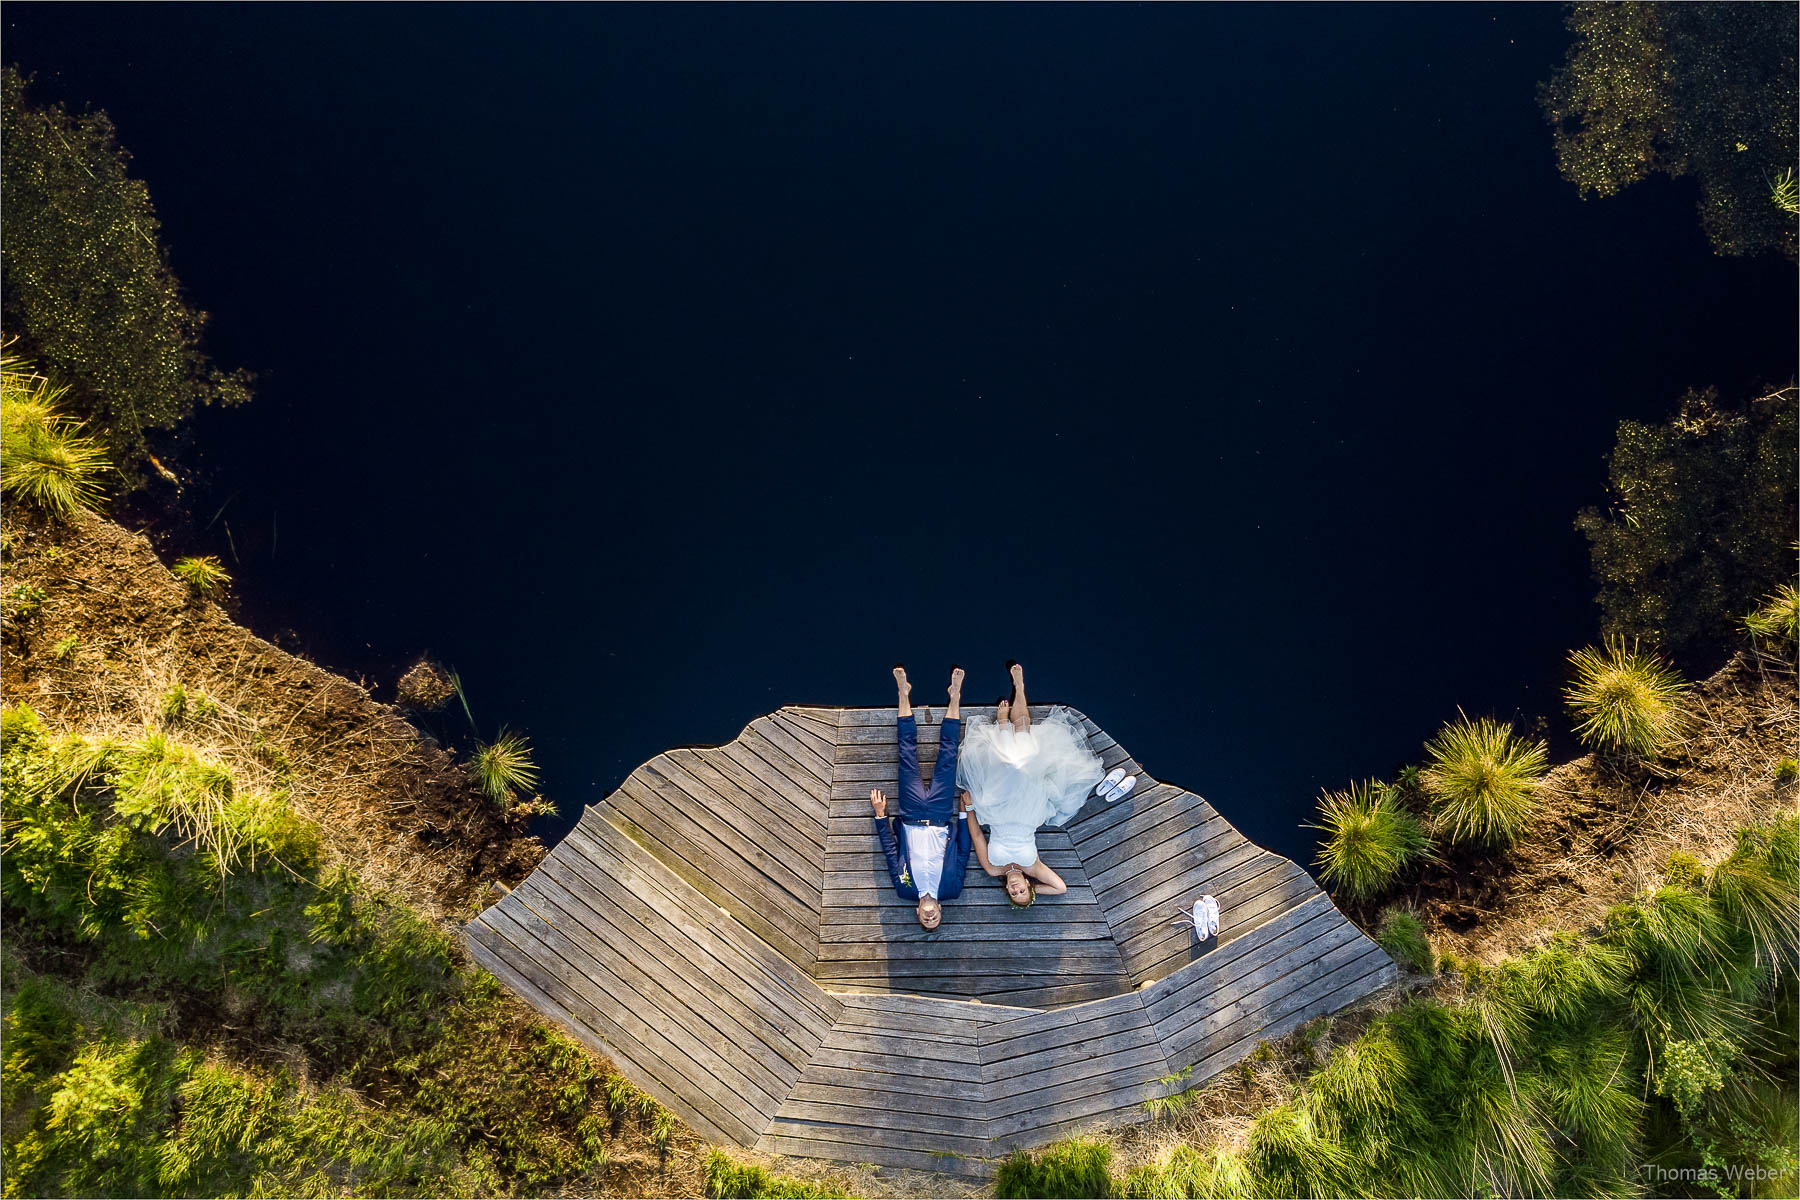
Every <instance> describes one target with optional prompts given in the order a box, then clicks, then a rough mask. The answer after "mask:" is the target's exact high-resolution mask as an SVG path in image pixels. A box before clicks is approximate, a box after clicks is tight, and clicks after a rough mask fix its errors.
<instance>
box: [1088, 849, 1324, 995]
mask: <svg viewBox="0 0 1800 1200" xmlns="http://www.w3.org/2000/svg"><path fill="white" fill-rule="evenodd" d="M1281 861H1282V862H1284V863H1285V862H1286V860H1285V859H1283V860H1281ZM1290 866H1291V864H1290ZM1291 870H1292V873H1291V874H1287V875H1286V876H1285V877H1283V876H1282V871H1281V868H1279V867H1278V868H1275V869H1272V870H1270V871H1268V872H1265V873H1264V874H1262V875H1259V876H1256V877H1254V878H1252V879H1250V880H1248V881H1246V882H1245V883H1244V884H1242V885H1240V886H1239V887H1236V888H1232V889H1228V890H1226V891H1224V892H1221V893H1220V894H1219V895H1218V896H1217V897H1216V898H1217V899H1218V901H1219V914H1220V924H1219V934H1218V940H1219V942H1220V943H1222V944H1229V943H1231V942H1233V941H1235V940H1237V939H1238V938H1240V937H1242V936H1244V934H1246V933H1248V932H1249V931H1250V930H1252V929H1255V928H1257V927H1259V926H1261V925H1264V924H1266V923H1267V922H1269V921H1271V920H1273V919H1274V918H1275V917H1277V916H1279V915H1280V914H1281V913H1283V912H1285V911H1287V910H1288V909H1290V908H1293V907H1294V906H1295V905H1297V904H1301V903H1304V902H1305V901H1306V900H1308V899H1310V898H1311V897H1313V896H1316V895H1319V894H1320V892H1319V887H1318V885H1317V884H1315V883H1314V882H1313V881H1312V877H1311V876H1310V875H1308V874H1307V873H1306V872H1304V871H1302V870H1300V869H1299V868H1297V867H1292V868H1291ZM1259 889H1260V890H1259ZM1227 913H1229V914H1230V915H1229V916H1227V915H1226V914H1227ZM1198 949H1199V947H1197V946H1196V944H1195V942H1194V938H1193V934H1192V933H1191V932H1190V931H1186V930H1182V929H1179V928H1173V927H1163V928H1162V929H1152V930H1150V931H1149V932H1147V933H1146V934H1144V935H1143V936H1141V937H1137V938H1132V939H1129V940H1127V941H1126V943H1125V945H1124V947H1123V950H1124V953H1125V961H1126V963H1127V964H1128V965H1129V966H1130V967H1131V969H1132V971H1133V972H1134V973H1135V974H1136V975H1137V976H1138V978H1140V979H1152V978H1156V977H1158V976H1160V975H1163V974H1167V973H1168V972H1169V971H1171V970H1174V969H1176V968H1178V967H1180V966H1181V965H1182V964H1183V963H1184V962H1187V961H1189V960H1190V959H1192V958H1193V956H1194V954H1195V953H1196V951H1197V950H1198Z"/></svg>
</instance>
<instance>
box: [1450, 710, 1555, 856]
mask: <svg viewBox="0 0 1800 1200" xmlns="http://www.w3.org/2000/svg"><path fill="white" fill-rule="evenodd" d="M1425 754H1426V760H1427V764H1426V766H1425V768H1424V770H1422V771H1420V772H1419V783H1420V786H1421V787H1423V788H1424V789H1425V794H1426V795H1427V796H1428V797H1429V798H1430V801H1431V806H1432V816H1433V819H1434V821H1435V822H1436V824H1437V826H1438V827H1439V828H1440V829H1441V830H1443V832H1444V834H1445V835H1446V836H1447V837H1448V838H1449V839H1450V840H1451V841H1455V842H1479V843H1485V844H1488V845H1505V844H1507V843H1510V842H1511V841H1513V839H1515V838H1516V837H1518V835H1519V833H1520V832H1521V831H1522V830H1523V829H1524V828H1525V825H1526V823H1527V822H1528V821H1529V820H1530V819H1531V814H1532V812H1533V808H1534V806H1533V802H1532V794H1533V792H1535V791H1536V790H1537V785H1538V783H1539V781H1540V780H1542V779H1543V777H1544V772H1545V770H1546V769H1547V767H1548V752H1547V750H1546V748H1545V746H1544V744H1543V743H1542V742H1528V741H1525V740H1523V739H1521V738H1518V737H1515V736H1514V734H1513V731H1512V728H1511V726H1508V725H1502V724H1500V723H1499V722H1496V721H1490V720H1488V719H1487V718H1485V717H1484V718H1481V719H1479V720H1475V721H1471V720H1469V719H1468V718H1467V717H1464V718H1462V719H1460V720H1458V721H1457V722H1456V723H1454V724H1452V725H1447V726H1445V727H1444V729H1443V730H1442V731H1441V732H1440V733H1439V734H1438V735H1437V737H1435V738H1433V739H1432V740H1431V742H1429V743H1428V744H1427V745H1426V747H1425Z"/></svg>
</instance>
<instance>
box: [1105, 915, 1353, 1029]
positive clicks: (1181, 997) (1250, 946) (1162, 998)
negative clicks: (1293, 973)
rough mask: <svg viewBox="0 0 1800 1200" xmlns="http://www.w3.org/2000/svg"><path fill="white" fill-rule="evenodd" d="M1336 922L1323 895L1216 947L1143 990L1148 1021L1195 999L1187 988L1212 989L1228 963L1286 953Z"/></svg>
mask: <svg viewBox="0 0 1800 1200" xmlns="http://www.w3.org/2000/svg"><path fill="white" fill-rule="evenodd" d="M1337 919H1341V916H1340V914H1339V913H1338V912H1337V910H1336V909H1334V908H1333V907H1332V906H1331V902H1330V901H1329V900H1327V899H1326V898H1325V896H1324V894H1323V893H1321V894H1319V895H1317V896H1314V897H1311V898H1310V899H1308V900H1306V901H1304V902H1303V903H1301V904H1297V905H1295V906H1294V907H1292V908H1290V909H1288V910H1287V911H1286V912H1284V913H1281V914H1280V915H1279V916H1277V917H1276V918H1275V919H1273V920H1271V921H1268V922H1266V923H1265V924H1263V925H1261V926H1259V927H1258V928H1257V929H1255V930H1253V931H1252V932H1250V933H1248V934H1246V935H1245V936H1243V937H1241V938H1237V939H1235V940H1233V941H1230V942H1226V943H1224V944H1223V945H1220V946H1218V947H1217V948H1215V949H1213V950H1211V951H1209V952H1208V953H1207V954H1206V955H1204V956H1203V957H1201V958H1200V959H1198V960H1196V961H1194V962H1192V963H1189V964H1188V965H1187V966H1185V967H1182V968H1181V969H1180V970H1179V971H1177V972H1175V973H1174V974H1172V975H1169V976H1168V977H1167V978H1165V979H1159V980H1157V981H1156V982H1155V983H1152V984H1150V985H1148V986H1147V987H1145V988H1143V989H1142V990H1141V991H1140V992H1139V995H1140V996H1141V997H1142V998H1143V1001H1144V1011H1145V1012H1146V1013H1148V1014H1149V1015H1150V1019H1151V1020H1153V1021H1158V1020H1161V1019H1162V1018H1163V1017H1165V1016H1167V1015H1168V1014H1169V1013H1170V1012H1172V1011H1174V1010H1175V1009H1177V1008H1179V1007H1181V1006H1182V1005H1184V1004H1187V1003H1189V1002H1190V1001H1192V1000H1193V998H1194V997H1193V996H1190V995H1188V994H1187V993H1188V992H1189V990H1190V989H1195V988H1199V989H1205V988H1209V987H1211V986H1212V979H1213V977H1214V976H1215V975H1219V974H1222V973H1224V972H1225V970H1226V968H1228V967H1229V966H1230V965H1231V964H1233V963H1236V962H1238V961H1240V960H1241V959H1243V958H1244V957H1245V956H1247V955H1255V954H1267V953H1278V954H1285V953H1287V952H1288V951H1289V950H1292V949H1293V948H1294V947H1296V946H1299V945H1303V944H1304V943H1306V942H1308V941H1310V940H1312V939H1313V938H1314V937H1317V936H1318V935H1319V934H1320V933H1322V932H1324V930H1326V929H1327V928H1329V927H1330V925H1331V923H1332V922H1333V921H1334V920H1337ZM1315 923H1317V924H1315ZM1309 926H1311V928H1310V929H1309V928H1308V927H1309ZM1303 930H1304V931H1305V932H1302V931H1303Z"/></svg>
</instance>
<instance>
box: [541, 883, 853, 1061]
mask: <svg viewBox="0 0 1800 1200" xmlns="http://www.w3.org/2000/svg"><path fill="white" fill-rule="evenodd" d="M540 876H541V877H542V878H543V879H544V880H548V881H549V882H550V883H551V884H554V885H555V886H556V887H558V888H560V889H562V891H563V892H564V893H565V895H566V896H567V898H568V900H569V902H570V904H573V905H576V906H579V909H572V910H571V915H573V916H574V918H575V919H576V920H577V921H579V922H580V923H582V924H583V925H585V926H586V927H587V928H588V929H589V931H590V932H592V933H593V935H594V936H595V938H597V939H599V940H600V941H602V942H605V943H607V944H610V945H615V946H620V947H623V948H625V950H624V952H625V953H628V954H635V955H640V956H641V961H642V962H643V963H644V964H645V965H646V967H647V968H648V969H650V970H651V971H653V972H655V971H657V970H659V969H660V970H664V971H668V972H670V973H671V974H672V975H674V976H675V985H672V986H685V987H688V988H691V989H693V991H694V992H695V993H696V995H698V996H699V997H701V998H703V999H704V1000H705V1001H706V1002H707V1003H709V1004H710V1005H711V1006H712V1007H713V1008H714V1009H715V1010H717V1012H718V1014H719V1016H720V1017H722V1018H723V1019H724V1020H726V1021H728V1022H730V1027H729V1028H722V1027H720V1026H718V1023H717V1022H716V1021H715V1022H714V1024H715V1027H716V1028H721V1032H724V1033H727V1034H728V1035H730V1036H733V1037H736V1038H738V1039H739V1044H740V1045H741V1046H742V1047H744V1048H745V1049H746V1051H747V1052H749V1053H752V1054H753V1055H754V1054H759V1053H760V1050H759V1047H761V1048H766V1049H767V1050H768V1052H769V1053H771V1054H773V1055H776V1056H778V1057H779V1058H780V1059H781V1060H782V1065H781V1066H776V1065H775V1064H774V1063H772V1062H771V1063H765V1065H766V1066H768V1067H769V1069H770V1070H771V1071H773V1072H774V1073H775V1074H776V1075H777V1076H779V1077H781V1078H782V1079H784V1080H785V1081H786V1083H788V1084H792V1083H793V1076H794V1073H795V1072H797V1071H798V1070H799V1069H800V1068H803V1067H805V1065H806V1063H807V1060H808V1059H809V1058H810V1057H811V1055H812V1051H813V1048H814V1047H815V1046H816V1045H818V1040H819V1039H818V1034H817V1031H816V1029H815V1028H814V1026H813V1025H812V1024H811V1023H810V1022H804V1021H797V1020H795V1019H794V1018H793V1017H792V1016H791V1015H790V1014H789V1013H786V1012H783V1011H782V1010H781V1008H780V1007H779V1006H778V1005H776V1004H774V1003H772V1002H771V1001H770V999H769V997H767V996H766V995H764V994H763V993H762V992H761V991H760V990H759V989H758V988H757V987H756V986H754V984H753V983H750V982H748V981H746V980H745V979H743V978H742V977H741V976H740V975H739V973H738V972H736V971H733V970H731V969H730V968H729V967H728V966H726V964H725V962H724V961H723V957H724V956H722V955H718V956H715V955H711V954H708V953H707V951H706V950H705V949H703V948H700V947H698V946H697V945H696V944H695V943H694V942H693V940H692V939H690V938H687V937H685V936H683V935H682V934H681V933H680V931H679V929H678V927H677V926H675V924H674V923H673V922H670V921H668V920H666V919H662V920H659V919H658V918H657V916H656V914H654V913H651V912H649V911H646V910H645V909H644V908H643V907H642V906H641V903H640V904H628V903H627V900H628V899H632V900H635V899H636V898H635V897H628V896H627V895H624V894H620V893H615V894H613V895H612V896H611V897H609V898H607V899H603V898H602V897H601V896H600V894H599V893H597V892H596V891H595V890H594V888H593V886H592V885H591V884H590V883H589V882H588V881H587V880H585V879H582V878H581V877H580V876H579V875H578V874H577V873H576V872H575V871H574V870H573V869H572V868H571V867H570V865H569V864H568V863H567V862H556V861H546V862H545V863H544V865H543V867H542V869H541V870H539V871H537V872H534V873H533V875H532V877H531V879H529V880H527V881H526V884H529V885H533V886H539V887H541V886H543V885H542V884H541V883H539V879H540ZM524 886H526V885H525V884H522V885H521V888H523V887H524ZM622 892H623V889H621V893H622ZM551 899H552V901H553V902H554V901H555V900H556V898H555V897H551ZM564 907H565V908H568V907H569V905H564ZM580 909H585V910H586V911H580ZM597 957H598V956H597Z"/></svg>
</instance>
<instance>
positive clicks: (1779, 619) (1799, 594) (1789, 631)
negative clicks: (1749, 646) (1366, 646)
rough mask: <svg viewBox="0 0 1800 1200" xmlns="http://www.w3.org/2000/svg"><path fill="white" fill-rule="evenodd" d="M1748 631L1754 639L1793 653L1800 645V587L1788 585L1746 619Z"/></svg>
mask: <svg viewBox="0 0 1800 1200" xmlns="http://www.w3.org/2000/svg"><path fill="white" fill-rule="evenodd" d="M1744 630H1745V632H1747V633H1749V634H1750V635H1751V636H1753V637H1757V638H1760V639H1762V640H1763V641H1766V642H1770V643H1773V644H1775V645H1780V646H1786V647H1787V648H1788V649H1790V650H1792V649H1793V647H1794V645H1795V643H1796V642H1800V588H1796V587H1795V586H1794V585H1793V584H1791V583H1784V584H1782V585H1781V586H1780V587H1779V588H1777V589H1776V590H1775V593H1774V594H1773V595H1771V596H1769V597H1767V598H1766V599H1765V600H1764V601H1763V606H1762V607H1761V608H1759V609H1757V610H1756V611H1755V612H1753V613H1751V614H1750V615H1749V616H1747V617H1745V618H1744Z"/></svg>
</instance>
